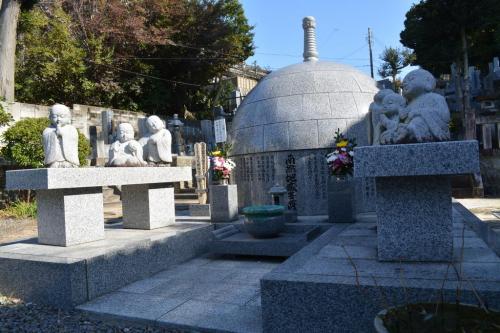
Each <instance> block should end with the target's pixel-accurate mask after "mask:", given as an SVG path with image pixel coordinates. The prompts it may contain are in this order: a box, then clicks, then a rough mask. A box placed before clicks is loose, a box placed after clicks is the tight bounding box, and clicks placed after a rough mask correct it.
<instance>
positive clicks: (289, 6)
mask: <svg viewBox="0 0 500 333" xmlns="http://www.w3.org/2000/svg"><path fill="white" fill-rule="evenodd" d="M414 2H418V1H417V0H352V1H347V0H308V1H306V0H241V3H242V4H243V8H244V10H245V15H246V17H247V18H248V21H249V23H250V24H251V25H254V26H255V29H254V33H255V38H254V44H255V46H256V50H255V56H253V57H251V58H249V59H248V60H247V63H249V64H250V63H253V62H254V61H257V64H258V65H260V66H263V67H270V68H271V69H278V68H281V67H284V66H287V65H291V64H294V63H298V62H301V61H302V52H303V38H304V37H303V30H302V18H303V17H305V16H314V17H315V18H316V25H317V27H316V39H317V43H318V52H319V58H320V60H330V61H335V62H340V63H345V64H349V65H351V66H355V67H356V68H358V69H359V70H361V71H363V72H365V73H367V74H370V68H369V53H368V43H367V41H366V37H367V35H368V27H370V28H371V29H372V32H373V36H374V42H373V59H374V67H375V70H374V72H375V74H376V69H377V67H378V65H379V64H380V62H381V61H380V59H379V56H380V54H381V53H382V50H383V49H384V47H386V46H392V47H402V45H401V44H400V42H399V33H400V32H401V30H403V28H404V20H405V14H406V12H407V11H408V10H409V9H410V8H411V6H412V4H413V3H414ZM405 72H407V71H405ZM376 78H378V76H376Z"/></svg>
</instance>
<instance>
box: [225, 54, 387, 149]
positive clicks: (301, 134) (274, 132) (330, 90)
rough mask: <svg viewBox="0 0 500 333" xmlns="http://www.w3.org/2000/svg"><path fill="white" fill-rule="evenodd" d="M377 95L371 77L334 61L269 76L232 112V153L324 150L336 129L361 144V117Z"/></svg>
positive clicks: (364, 125) (364, 133)
mask: <svg viewBox="0 0 500 333" xmlns="http://www.w3.org/2000/svg"><path fill="white" fill-rule="evenodd" d="M377 91H378V89H377V87H376V83H375V81H374V80H373V79H372V78H370V77H369V76H367V75H365V74H364V73H361V72H360V71H358V70H357V69H355V68H353V67H351V66H347V65H342V64H337V63H334V62H328V61H305V62H303V63H299V64H295V65H291V66H287V67H284V68H282V69H280V70H277V71H275V72H272V73H271V74H269V75H267V76H266V77H265V78H264V79H262V80H261V81H260V82H259V84H258V85H257V86H256V87H255V88H254V89H253V90H252V91H251V92H250V93H249V94H248V95H247V96H246V98H245V99H244V101H243V103H242V104H241V105H240V107H239V108H238V110H237V111H236V116H235V118H234V120H233V124H232V127H231V138H232V142H233V150H232V154H233V155H242V154H251V153H260V152H271V151H282V150H300V149H316V148H328V147H331V146H332V144H333V139H334V134H335V131H336V130H337V128H340V129H341V131H347V133H348V135H349V136H352V137H356V139H357V141H358V144H359V145H366V144H368V126H369V120H368V119H367V117H366V116H367V114H368V107H369V105H370V103H371V102H372V101H373V96H374V94H375V93H376V92H377Z"/></svg>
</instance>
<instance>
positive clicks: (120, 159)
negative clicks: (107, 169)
mask: <svg viewBox="0 0 500 333" xmlns="http://www.w3.org/2000/svg"><path fill="white" fill-rule="evenodd" d="M117 139H118V140H117V141H115V142H113V144H112V145H111V147H109V162H108V165H109V166H112V167H139V166H145V165H146V164H147V163H146V162H145V161H144V160H143V158H142V155H143V152H142V146H141V144H140V143H139V142H137V141H135V140H134V128H133V127H132V125H130V124H129V123H121V124H120V125H118V131H117Z"/></svg>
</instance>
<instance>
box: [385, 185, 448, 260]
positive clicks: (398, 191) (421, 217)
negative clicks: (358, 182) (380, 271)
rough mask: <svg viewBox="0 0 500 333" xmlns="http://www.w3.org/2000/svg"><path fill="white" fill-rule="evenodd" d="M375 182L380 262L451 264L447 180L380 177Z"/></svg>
mask: <svg viewBox="0 0 500 333" xmlns="http://www.w3.org/2000/svg"><path fill="white" fill-rule="evenodd" d="M376 180H377V243H378V258H379V260H382V261H399V260H402V261H451V260H452V256H453V225H452V210H451V208H452V207H451V185H450V177H449V176H417V177H379V178H377V179H376Z"/></svg>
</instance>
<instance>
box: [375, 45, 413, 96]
mask: <svg viewBox="0 0 500 333" xmlns="http://www.w3.org/2000/svg"><path fill="white" fill-rule="evenodd" d="M380 60H382V61H383V62H382V64H381V65H380V67H379V69H378V74H379V75H380V76H381V77H382V78H386V77H390V78H391V79H392V85H393V89H394V91H398V89H399V84H398V82H399V81H398V80H397V76H398V75H399V73H401V70H402V69H403V68H405V67H406V66H408V65H410V64H411V63H412V61H413V60H414V55H413V53H412V52H411V51H410V50H408V49H403V50H400V49H398V48H393V47H386V48H385V49H384V51H382V54H381V55H380Z"/></svg>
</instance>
